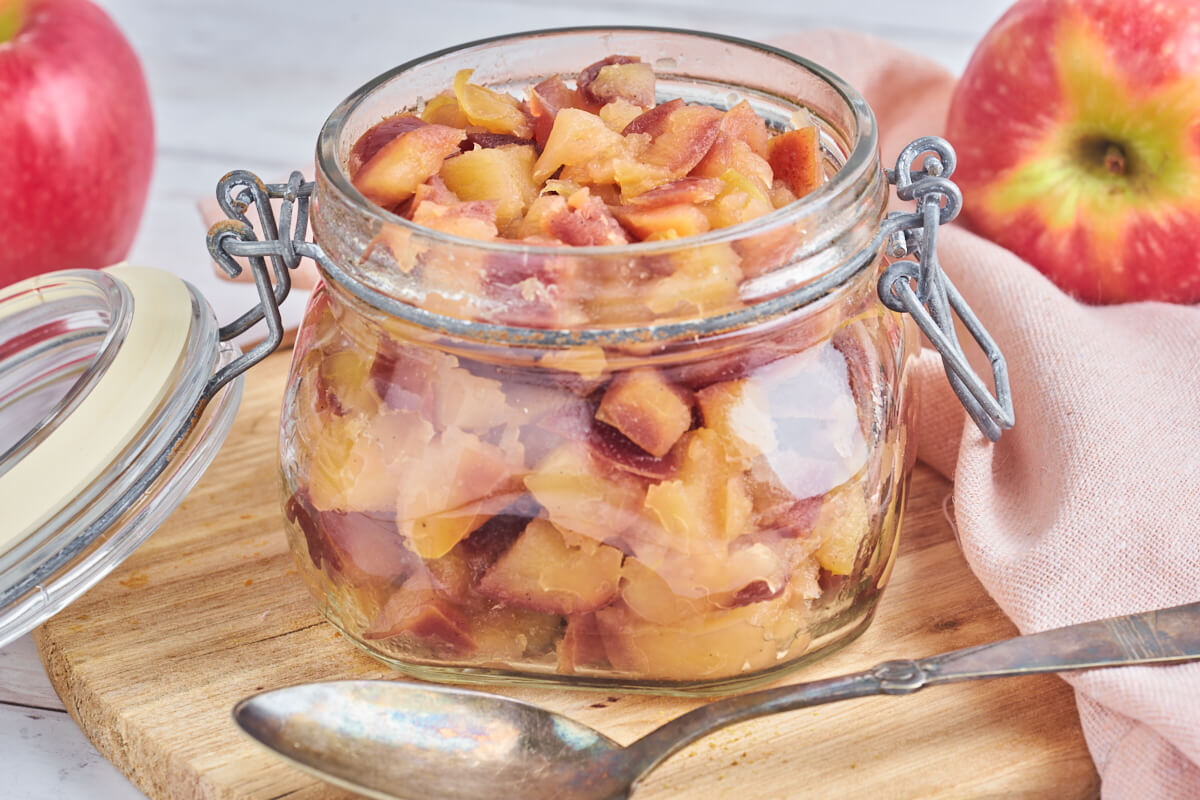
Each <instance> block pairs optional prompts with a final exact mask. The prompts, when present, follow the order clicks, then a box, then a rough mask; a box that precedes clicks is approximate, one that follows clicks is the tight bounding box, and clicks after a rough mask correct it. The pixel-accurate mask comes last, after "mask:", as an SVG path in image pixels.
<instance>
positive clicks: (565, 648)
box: [558, 613, 608, 675]
mask: <svg viewBox="0 0 1200 800" xmlns="http://www.w3.org/2000/svg"><path fill="white" fill-rule="evenodd" d="M607 660H608V657H607V656H606V655H605V653H604V638H603V636H602V635H601V633H600V628H599V626H597V625H596V615H595V614H593V613H586V614H573V615H571V616H568V617H567V627H566V630H564V631H563V636H562V639H561V640H560V641H559V643H558V671H559V672H561V673H562V674H564V675H571V674H573V673H575V672H576V670H578V668H579V667H590V666H593V665H596V664H602V663H604V662H605V661H607Z"/></svg>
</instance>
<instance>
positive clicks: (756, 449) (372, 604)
mask: <svg viewBox="0 0 1200 800" xmlns="http://www.w3.org/2000/svg"><path fill="white" fill-rule="evenodd" d="M870 278H871V275H870V273H869V272H868V273H867V274H866V275H865V276H864V278H863V279H862V280H860V281H859V282H858V284H867V285H866V286H862V285H857V286H851V287H847V290H846V291H845V292H844V293H842V294H840V295H839V296H838V297H836V298H832V299H831V300H829V301H828V302H827V303H825V304H824V306H823V307H822V308H821V309H819V310H811V309H810V310H806V311H803V312H801V313H798V314H795V315H793V316H792V317H790V318H782V319H780V320H777V321H776V322H775V323H774V324H773V325H771V326H769V328H767V329H764V330H753V331H745V332H742V333H741V334H739V335H737V336H728V337H718V338H717V340H714V341H711V342H701V343H693V344H691V345H689V346H686V347H678V348H673V349H672V350H671V351H670V352H668V353H658V354H656V355H654V356H653V357H647V356H642V355H636V354H634V355H630V354H621V353H606V354H604V355H603V356H601V355H599V354H597V353H594V352H585V353H578V354H576V355H577V358H574V359H573V358H571V357H566V356H560V357H559V358H556V359H551V360H550V363H549V364H546V363H543V362H544V361H545V360H546V359H545V358H544V357H543V358H541V359H539V360H537V361H530V360H525V359H521V358H519V357H517V358H514V357H513V356H514V354H513V352H512V351H511V350H508V351H506V349H505V348H501V347H497V348H484V349H481V348H478V347H474V348H462V347H455V346H454V343H453V342H449V341H442V342H440V343H436V344H435V343H434V342H431V341H429V339H428V338H427V337H423V336H420V335H406V334H412V333H413V332H412V331H406V330H405V327H406V326H404V325H396V324H392V325H389V324H386V323H381V321H380V320H379V319H378V317H377V315H374V314H369V313H364V311H365V310H364V309H363V308H362V306H361V304H360V303H358V302H357V301H355V300H353V299H352V298H349V297H348V296H347V295H345V293H343V292H340V291H338V290H336V289H331V288H329V287H322V288H320V289H318V291H317V293H316V294H315V296H314V298H313V301H312V303H311V305H310V309H309V313H308V316H307V319H306V322H305V328H304V330H303V332H302V335H301V336H300V337H299V339H298V343H297V347H296V351H295V357H294V364H293V371H292V375H291V379H290V382H289V386H288V391H287V395H286V404H285V419H284V423H283V440H282V448H281V456H282V466H283V478H284V505H285V511H286V516H287V520H288V524H287V529H288V536H289V540H290V543H291V547H292V550H293V552H294V554H295V556H296V558H297V561H298V564H299V567H300V573H301V576H302V577H303V579H304V581H305V583H306V584H307V585H308V587H309V589H310V590H311V591H312V592H313V594H314V595H315V596H316V598H317V599H318V602H319V603H320V607H321V610H322V613H323V614H324V615H325V616H326V617H327V618H328V619H329V620H330V621H331V622H333V624H335V625H336V626H337V627H338V628H340V629H341V630H342V631H343V632H344V633H345V634H346V635H347V637H349V638H350V640H351V641H353V642H355V643H356V644H358V645H360V646H361V647H363V648H365V649H367V650H368V652H370V653H372V654H373V655H375V656H377V657H379V658H382V659H384V660H385V661H387V662H389V663H391V664H393V665H394V666H396V667H397V668H399V669H401V670H403V671H405V672H408V673H410V674H413V675H415V676H417V677H422V678H441V679H451V680H456V681H463V680H474V679H485V678H491V677H499V678H506V679H511V678H523V679H535V680H541V681H553V682H563V683H571V684H576V685H617V686H620V687H622V688H625V689H650V690H655V691H672V690H674V691H718V690H725V689H734V688H741V687H745V686H748V685H752V684H754V683H757V682H760V681H765V680H768V679H770V678H771V677H773V676H775V675H776V674H777V673H779V672H780V671H781V670H786V669H789V668H792V667H794V666H796V665H798V664H800V663H803V662H804V661H806V660H808V659H809V658H811V657H812V656H814V655H816V654H819V653H822V652H827V651H828V650H829V649H831V648H832V647H833V646H835V645H837V644H840V643H843V642H845V641H848V640H849V639H850V638H851V637H853V636H854V635H855V634H857V633H858V632H859V631H861V630H862V629H863V628H864V627H865V625H866V624H867V622H868V620H869V618H870V616H871V613H872V612H873V610H874V607H875V603H876V601H877V599H878V597H879V593H880V591H881V589H882V588H883V586H884V584H885V583H886V579H887V574H888V572H889V570H890V565H891V562H892V560H893V559H894V557H895V547H896V539H897V533H898V528H899V525H900V519H901V513H902V509H903V503H904V494H905V487H906V485H907V479H908V472H909V466H910V465H909V456H911V454H912V452H913V451H912V449H911V444H910V440H911V437H912V435H913V427H912V421H911V409H912V406H911V398H910V397H909V381H908V375H907V364H908V356H909V355H910V354H911V345H912V342H911V339H909V340H908V341H906V336H905V330H904V328H903V327H902V322H901V319H900V318H899V317H898V316H897V315H895V314H894V313H892V312H890V311H887V310H885V309H883V307H882V306H881V305H880V304H879V303H878V301H877V300H875V298H874V297H873V295H872V292H871V291H870V289H871V287H870V285H869V284H871V283H872V281H871V280H870ZM854 289H858V291H853V290H854ZM601 364H602V366H600V365H601ZM622 409H625V411H622ZM633 413H639V414H644V415H648V417H652V420H651V421H650V422H648V423H647V429H646V431H645V432H642V431H640V430H634V431H632V432H633V433H634V435H635V436H636V437H637V438H638V440H639V441H641V442H642V443H643V444H646V443H648V442H650V441H655V442H656V444H655V445H654V446H653V449H655V450H656V451H658V450H662V448H663V447H666V448H667V449H666V451H665V453H664V454H663V455H662V456H654V455H652V454H650V453H648V452H646V451H645V450H644V449H643V448H642V447H641V446H638V445H635V444H633V442H632V441H631V440H630V438H629V437H628V436H626V435H625V434H623V433H622V432H621V429H620V428H618V427H616V426H614V425H611V424H609V423H608V422H605V421H604V420H605V419H607V420H609V421H610V422H612V421H616V422H622V419H623V415H626V414H633ZM653 425H657V426H658V428H657V429H655V430H651V429H650V427H651V426H653Z"/></svg>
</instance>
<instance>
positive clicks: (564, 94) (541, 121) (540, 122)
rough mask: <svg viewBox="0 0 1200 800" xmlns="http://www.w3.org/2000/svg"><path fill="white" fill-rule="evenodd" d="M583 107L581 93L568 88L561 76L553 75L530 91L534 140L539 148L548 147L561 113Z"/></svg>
mask: <svg viewBox="0 0 1200 800" xmlns="http://www.w3.org/2000/svg"><path fill="white" fill-rule="evenodd" d="M583 105H584V103H583V100H582V98H580V97H579V93H578V92H577V91H576V90H575V89H572V88H571V87H570V86H567V84H566V82H564V81H563V79H562V77H561V76H559V75H553V76H551V77H549V78H547V79H546V80H544V81H542V82H541V83H539V84H537V85H536V86H534V87H533V88H532V89H530V90H529V110H530V112H531V113H532V114H533V138H534V140H535V141H536V142H537V144H538V147H545V146H546V140H547V139H548V138H550V131H551V129H552V128H553V127H554V118H555V117H556V116H557V115H558V112H559V111H561V110H562V109H564V108H580V107H582V106H583Z"/></svg>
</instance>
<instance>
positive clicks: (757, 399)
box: [696, 378, 776, 468]
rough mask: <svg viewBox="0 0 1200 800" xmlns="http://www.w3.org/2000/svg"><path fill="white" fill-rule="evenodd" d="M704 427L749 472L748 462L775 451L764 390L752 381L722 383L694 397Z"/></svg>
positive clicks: (747, 379) (769, 412)
mask: <svg viewBox="0 0 1200 800" xmlns="http://www.w3.org/2000/svg"><path fill="white" fill-rule="evenodd" d="M696 402H697V403H698V404H699V406H700V414H701V416H702V417H703V419H704V426H705V427H706V428H710V429H712V430H714V431H716V432H717V434H718V435H719V436H720V437H721V441H722V442H724V444H725V448H726V452H727V453H729V454H730V455H732V456H734V457H736V458H737V459H738V462H739V464H742V465H743V466H744V467H745V468H749V466H750V462H751V461H752V460H753V459H754V458H756V457H758V456H760V455H762V454H764V453H772V452H774V451H775V447H776V441H775V429H774V425H773V423H772V421H771V411H770V405H769V404H768V400H767V392H766V388H765V387H764V386H763V385H762V384H761V383H760V382H759V381H757V380H755V379H754V378H742V379H739V380H735V381H724V382H722V383H714V384H713V385H711V386H707V387H705V388H704V389H701V390H700V391H699V392H697V393H696Z"/></svg>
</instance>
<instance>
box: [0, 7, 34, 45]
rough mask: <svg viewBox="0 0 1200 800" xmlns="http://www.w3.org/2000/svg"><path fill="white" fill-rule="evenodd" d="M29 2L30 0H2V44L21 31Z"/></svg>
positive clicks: (0, 19)
mask: <svg viewBox="0 0 1200 800" xmlns="http://www.w3.org/2000/svg"><path fill="white" fill-rule="evenodd" d="M27 3H28V0H0V45H2V44H4V43H5V42H7V41H9V40H10V39H13V38H15V37H16V35H17V34H18V33H20V32H21V27H22V26H23V25H24V24H25V6H26V5H27Z"/></svg>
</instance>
